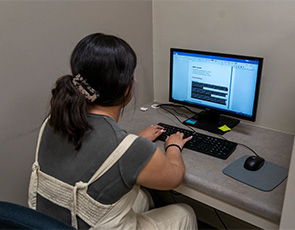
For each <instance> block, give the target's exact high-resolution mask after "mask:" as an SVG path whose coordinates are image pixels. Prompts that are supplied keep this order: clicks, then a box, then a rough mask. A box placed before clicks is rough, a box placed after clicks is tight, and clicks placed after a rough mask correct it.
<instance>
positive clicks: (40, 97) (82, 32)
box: [0, 0, 153, 204]
mask: <svg viewBox="0 0 295 230" xmlns="http://www.w3.org/2000/svg"><path fill="white" fill-rule="evenodd" d="M0 31H1V33H0V54H1V55H0V69H1V73H0V75H1V81H0V82H1V84H0V107H1V117H0V182H1V185H2V186H1V189H0V200H6V201H13V202H16V203H20V204H26V203H27V201H26V200H27V187H28V182H29V174H30V170H31V164H32V163H33V159H34V151H35V144H36V139H37V131H38V128H39V126H40V124H41V122H42V120H43V119H44V118H45V115H46V113H47V111H48V101H49V97H50V90H51V88H52V86H53V84H54V82H55V80H56V79H57V78H58V77H59V76H61V75H64V74H67V73H70V72H69V64H68V63H69V57H70V54H71V52H72V49H73V48H74V46H75V45H76V43H77V42H78V41H79V40H80V39H81V38H83V37H84V36H86V35H88V34H90V33H94V32H98V31H100V32H104V33H108V34H115V35H118V36H120V37H122V38H123V39H125V40H126V41H127V42H129V43H130V45H131V46H132V47H133V48H134V49H135V51H136V52H137V54H138V68H137V73H136V75H137V82H138V90H137V103H145V102H148V101H151V100H152V99H153V90H152V89H153V79H152V74H153V72H152V68H153V66H152V2H151V0H148V1H146V0H140V1H138V0H137V1H46V0H43V1H40V0H39V1H0Z"/></svg>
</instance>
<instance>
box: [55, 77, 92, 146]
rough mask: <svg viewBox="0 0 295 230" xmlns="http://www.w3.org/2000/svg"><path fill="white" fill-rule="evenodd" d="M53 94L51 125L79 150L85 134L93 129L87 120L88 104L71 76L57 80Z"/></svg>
mask: <svg viewBox="0 0 295 230" xmlns="http://www.w3.org/2000/svg"><path fill="white" fill-rule="evenodd" d="M51 92H52V98H51V101H50V106H51V109H50V119H49V125H50V126H51V127H52V128H53V130H54V132H56V133H59V134H61V135H62V136H65V137H68V141H69V142H71V143H73V144H74V145H75V149H76V150H78V149H80V147H81V145H82V138H83V135H84V133H85V132H86V131H87V130H90V129H92V127H91V125H90V124H89V123H88V120H87V110H88V105H87V102H86V100H85V98H84V96H83V95H82V94H81V93H80V92H79V91H77V89H76V88H75V86H74V84H73V83H72V76H70V75H65V76H63V77H60V78H59V79H57V81H56V85H55V88H53V89H52V91H51Z"/></svg>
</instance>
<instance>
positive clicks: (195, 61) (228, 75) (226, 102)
mask: <svg viewBox="0 0 295 230" xmlns="http://www.w3.org/2000/svg"><path fill="white" fill-rule="evenodd" d="M262 64H263V58H261V57H250V56H242V55H236V54H235V55H234V54H226V53H215V52H207V51H197V50H186V49H176V48H171V50H170V88H169V101H170V102H174V103H178V104H182V105H188V106H191V107H196V108H199V109H203V111H202V112H200V113H198V114H196V115H195V116H193V117H192V118H189V119H187V120H186V121H185V122H184V123H185V124H187V125H192V126H195V127H198V128H201V129H205V130H208V131H210V132H214V133H219V134H223V133H225V132H226V131H227V130H230V129H232V128H233V127H234V126H235V125H237V124H238V123H239V119H235V118H241V119H245V120H249V121H255V118H256V111H257V103H258V94H259V87H260V79H261V73H262ZM224 115H229V116H231V117H228V116H224ZM233 117H235V118H233Z"/></svg>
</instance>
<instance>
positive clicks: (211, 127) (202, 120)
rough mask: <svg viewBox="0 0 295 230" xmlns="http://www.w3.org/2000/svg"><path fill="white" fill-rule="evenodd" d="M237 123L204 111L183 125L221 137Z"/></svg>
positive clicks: (236, 120) (237, 122) (215, 113)
mask: <svg viewBox="0 0 295 230" xmlns="http://www.w3.org/2000/svg"><path fill="white" fill-rule="evenodd" d="M239 122H240V120H238V119H234V118H230V117H226V116H223V115H220V114H219V113H218V112H215V111H212V110H205V111H202V112H200V113H198V114H196V115H195V116H193V117H191V118H189V119H187V120H186V121H184V122H183V124H185V125H190V126H193V127H196V128H199V129H203V130H206V131H209V132H212V133H217V134H221V135H223V134H224V133H226V132H228V131H230V130H231V129H232V128H233V127H235V126H236V125H237V124H239ZM228 128H229V129H228Z"/></svg>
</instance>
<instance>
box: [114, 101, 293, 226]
mask: <svg viewBox="0 0 295 230" xmlns="http://www.w3.org/2000/svg"><path fill="white" fill-rule="evenodd" d="M151 104H152V103H151ZM151 104H146V105H143V106H145V107H148V108H149V109H148V110H147V111H145V112H143V111H140V110H139V108H136V109H128V110H126V111H125V112H124V114H123V116H122V117H121V118H120V121H119V124H120V125H121V127H122V128H124V129H125V130H126V131H127V132H129V133H134V134H137V133H138V132H140V131H141V130H142V129H144V128H145V127H147V126H149V125H152V124H157V123H159V122H163V123H167V124H171V125H175V126H179V127H183V128H185V126H184V125H182V124H181V123H179V122H178V121H177V120H176V119H175V117H173V116H172V115H171V114H170V113H168V112H166V111H164V110H163V109H153V108H151V107H150V105H151ZM178 111H180V110H179V109H178ZM180 112H181V113H182V114H183V113H186V114H187V115H188V116H190V115H191V114H188V112H187V111H186V110H182V111H180ZM177 116H178V117H179V118H180V119H181V120H185V117H182V116H181V115H179V114H178V115H177ZM196 131H197V132H200V133H205V134H207V135H211V136H216V135H215V134H212V133H208V132H206V131H203V130H200V129H196ZM224 137H225V138H227V139H228V140H231V141H234V142H238V143H242V144H244V145H247V146H249V147H251V148H252V149H254V150H255V151H256V152H257V153H258V154H259V155H261V156H262V157H264V158H265V159H266V160H267V161H270V162H272V163H275V164H277V165H280V166H282V167H285V168H288V167H289V162H290V157H291V152H292V146H293V139H294V136H293V135H291V134H287V133H282V132H278V131H274V130H270V129H266V128H262V127H258V126H255V125H252V124H250V123H246V122H240V124H238V125H237V126H236V127H234V129H233V130H232V131H230V132H228V133H226V134H225V135H224ZM156 144H157V146H158V147H160V148H161V149H162V150H163V149H164V148H163V147H164V145H163V142H161V141H156ZM182 154H183V159H184V162H185V165H186V175H185V178H184V181H183V185H185V186H188V187H190V188H192V189H193V190H196V191H199V192H201V193H204V194H206V195H208V196H210V197H213V198H215V199H217V200H221V201H223V202H226V203H228V204H230V205H232V206H235V207H237V208H238V209H242V210H245V211H247V212H249V213H252V214H254V215H257V216H260V217H262V218H265V219H267V220H269V221H271V222H273V223H276V224H279V222H280V218H281V211H282V205H283V199H284V194H285V188H286V180H285V181H284V182H283V183H281V184H280V185H279V186H278V187H276V188H275V189H274V190H272V191H270V192H263V191H260V190H258V189H255V188H252V187H250V186H248V185H245V184H243V183H241V182H239V181H236V180H234V179H232V178H230V177H228V176H226V175H224V174H223V173H222V170H223V169H224V168H225V167H226V166H228V165H229V164H231V163H232V162H234V161H235V160H237V159H239V158H240V157H241V156H244V155H252V153H251V152H250V151H249V150H248V149H247V148H245V147H243V146H241V145H238V146H237V148H236V150H235V151H234V152H233V153H232V155H231V156H230V157H229V158H228V159H227V160H221V159H218V158H215V157H212V156H208V155H205V154H202V153H199V152H194V151H191V150H188V149H184V150H183V152H182ZM201 202H202V201H201Z"/></svg>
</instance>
